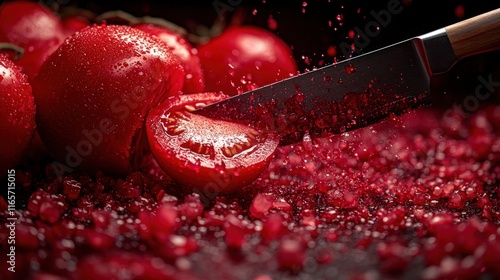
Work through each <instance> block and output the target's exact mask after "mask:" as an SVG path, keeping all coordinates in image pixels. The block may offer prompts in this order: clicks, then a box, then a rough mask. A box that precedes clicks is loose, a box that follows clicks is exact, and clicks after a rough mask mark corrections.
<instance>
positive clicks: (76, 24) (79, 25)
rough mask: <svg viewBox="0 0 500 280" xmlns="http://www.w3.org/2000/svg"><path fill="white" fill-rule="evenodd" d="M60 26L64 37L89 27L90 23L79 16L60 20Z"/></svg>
mask: <svg viewBox="0 0 500 280" xmlns="http://www.w3.org/2000/svg"><path fill="white" fill-rule="evenodd" d="M62 25H63V27H64V33H65V34H66V36H71V35H73V34H74V33H75V32H78V31H80V30H82V29H84V28H85V27H87V26H89V25H90V22H89V21H88V20H87V19H86V18H84V17H81V16H72V17H67V18H64V19H63V20H62Z"/></svg>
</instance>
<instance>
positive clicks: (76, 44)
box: [33, 25, 184, 175]
mask: <svg viewBox="0 0 500 280" xmlns="http://www.w3.org/2000/svg"><path fill="white" fill-rule="evenodd" d="M183 79H184V71H183V69H182V67H181V66H180V63H179V61H178V60H177V58H176V57H175V56H174V55H173V54H172V53H171V52H170V51H169V50H168V48H167V47H166V46H165V44H163V43H162V42H161V41H159V40H158V39H156V38H153V37H152V36H149V35H148V34H146V33H144V32H142V31H139V30H137V29H134V28H131V27H128V26H106V25H101V26H92V27H89V28H87V29H84V30H82V31H81V32H78V33H76V34H74V35H73V36H71V37H69V38H68V39H67V40H66V41H65V42H64V44H63V45H61V47H60V48H59V49H58V50H57V51H56V52H55V53H54V54H53V55H51V56H50V57H49V58H48V59H47V61H46V62H45V63H44V65H43V66H42V68H41V69H40V73H39V75H38V76H37V77H36V78H35V81H34V83H33V94H34V96H35V100H36V103H37V107H38V114H37V120H38V124H39V131H40V136H41V137H42V139H43V141H44V143H45V145H46V146H47V149H48V151H49V152H50V153H51V155H52V156H53V157H54V158H55V159H56V160H58V161H59V164H58V165H57V166H55V167H57V169H56V172H57V173H58V174H59V175H61V173H64V172H65V171H66V172H70V171H72V170H73V169H74V168H77V167H80V168H82V169H84V170H88V171H90V172H93V171H98V170H101V171H103V172H105V173H111V174H117V175H121V174H125V173H126V172H128V171H129V170H130V169H131V168H132V167H133V166H132V165H133V164H132V163H133V162H135V160H136V159H137V158H139V157H140V156H142V154H141V151H140V150H139V149H138V147H142V141H141V135H142V130H143V124H144V120H145V118H146V113H147V112H148V111H149V110H150V109H151V108H152V107H154V106H155V105H157V104H159V103H160V102H161V101H163V100H165V99H166V98H167V97H168V96H171V95H177V94H179V93H180V90H181V88H182V85H183ZM144 140H145V139H144ZM146 143H147V142H146Z"/></svg>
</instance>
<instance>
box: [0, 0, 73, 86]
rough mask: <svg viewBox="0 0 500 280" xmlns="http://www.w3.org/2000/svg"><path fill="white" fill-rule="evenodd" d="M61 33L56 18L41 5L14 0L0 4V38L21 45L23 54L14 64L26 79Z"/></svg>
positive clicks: (59, 39) (35, 69)
mask: <svg viewBox="0 0 500 280" xmlns="http://www.w3.org/2000/svg"><path fill="white" fill-rule="evenodd" d="M65 37H66V36H65V34H64V30H63V27H62V24H61V21H60V19H59V18H58V17H57V16H56V15H55V14H54V13H52V11H50V10H49V9H47V8H46V7H45V6H43V5H40V4H38V3H34V2H28V1H16V2H7V3H5V4H3V5H1V6H0V42H9V43H12V44H14V45H17V46H20V47H21V48H23V49H24V55H23V56H22V58H21V59H19V60H18V61H16V64H17V65H19V66H21V68H22V70H23V72H24V73H25V74H26V75H28V78H29V80H30V81H32V80H33V78H34V77H35V75H36V74H37V73H38V70H39V69H40V67H41V66H42V63H43V62H44V61H45V59H46V58H47V57H48V56H49V55H50V54H51V53H53V52H54V51H55V50H56V49H57V47H59V45H61V44H62V42H63V41H64V39H65Z"/></svg>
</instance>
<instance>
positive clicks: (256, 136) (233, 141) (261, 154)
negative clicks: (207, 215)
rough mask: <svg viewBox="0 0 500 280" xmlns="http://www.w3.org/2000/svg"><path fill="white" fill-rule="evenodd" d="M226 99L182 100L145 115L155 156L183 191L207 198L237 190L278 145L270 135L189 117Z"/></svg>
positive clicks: (199, 96) (260, 168)
mask: <svg viewBox="0 0 500 280" xmlns="http://www.w3.org/2000/svg"><path fill="white" fill-rule="evenodd" d="M225 97H226V96H225V95H222V94H216V93H203V94H193V95H181V96H178V97H174V98H170V99H169V100H167V101H166V102H165V103H163V104H161V105H160V106H158V107H156V108H154V109H153V110H152V111H151V112H150V113H149V115H148V119H147V123H146V129H147V135H148V139H149V144H150V147H151V151H152V153H153V156H154V157H155V159H156V161H157V162H158V164H159V165H160V167H161V168H162V169H163V170H164V171H165V173H167V174H168V175H169V176H170V177H171V178H173V179H174V180H176V181H177V182H179V183H181V184H182V185H183V186H186V187H191V188H195V189H197V191H202V192H205V193H207V192H208V193H211V194H217V193H220V192H229V191H235V190H237V189H238V188H240V187H241V186H244V185H246V184H249V183H251V182H252V181H253V180H255V179H256V178H257V177H258V176H259V175H260V174H261V173H262V172H263V171H264V170H265V169H266V167H267V165H268V163H269V161H270V160H271V158H272V156H273V154H274V152H275V150H276V148H277V146H278V143H279V139H278V138H277V137H275V136H274V135H272V134H268V133H265V132H259V131H257V130H255V129H253V128H251V127H249V126H247V125H243V124H238V123H232V122H227V121H220V120H213V119H210V118H207V117H204V116H199V115H196V114H192V113H190V111H192V110H194V109H195V108H197V107H200V106H205V105H206V104H208V103H212V102H215V101H219V100H222V99H224V98H225Z"/></svg>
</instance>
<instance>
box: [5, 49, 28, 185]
mask: <svg viewBox="0 0 500 280" xmlns="http://www.w3.org/2000/svg"><path fill="white" fill-rule="evenodd" d="M0 108H2V109H1V110H0V131H1V133H2V137H0V170H2V171H1V172H2V173H1V174H0V177H4V176H5V175H6V174H7V173H6V172H7V170H8V169H10V168H13V167H15V166H16V165H17V164H18V163H20V162H21V160H22V158H23V156H24V154H25V152H26V149H27V148H28V145H29V144H30V142H31V139H32V137H33V132H34V131H35V101H34V99H33V95H32V92H31V86H30V85H29V83H28V79H27V77H26V75H24V74H23V73H21V69H20V68H19V67H18V66H16V65H14V63H13V62H12V61H10V60H9V59H8V58H7V57H6V56H4V55H0Z"/></svg>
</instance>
